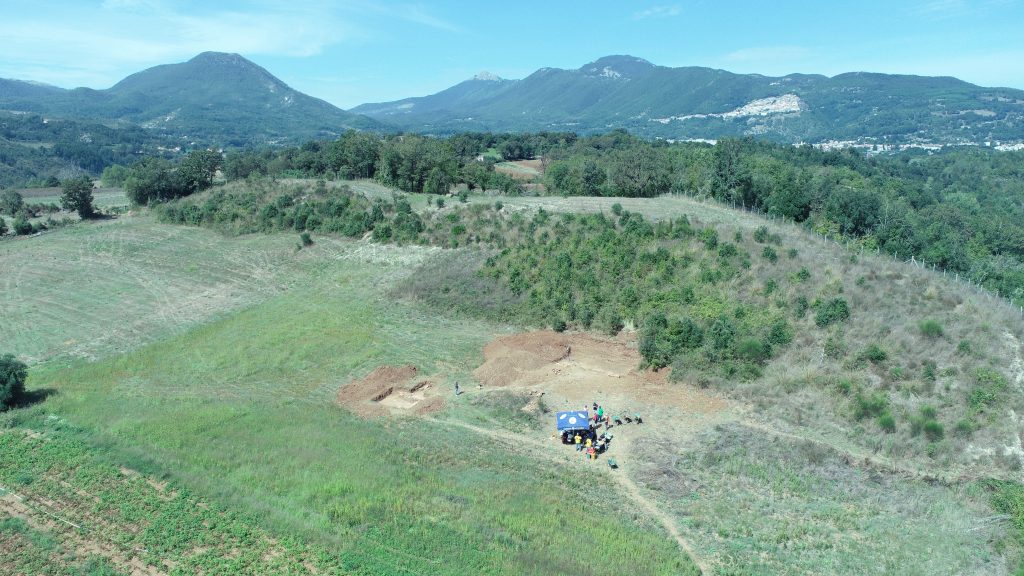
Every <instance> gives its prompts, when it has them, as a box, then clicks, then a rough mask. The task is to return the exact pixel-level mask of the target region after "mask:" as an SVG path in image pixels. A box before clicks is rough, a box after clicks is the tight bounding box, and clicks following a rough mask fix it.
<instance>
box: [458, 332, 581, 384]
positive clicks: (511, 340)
mask: <svg viewBox="0 0 1024 576" xmlns="http://www.w3.org/2000/svg"><path fill="white" fill-rule="evenodd" d="M571 351H572V348H571V346H570V343H569V337H568V336H567V335H565V334H559V333H557V332H527V333H525V334H513V335H511V336H501V337H499V338H495V339H494V340H492V341H491V342H490V343H489V344H487V346H485V347H484V358H485V361H484V363H483V364H482V365H481V366H480V367H479V368H477V369H476V370H474V371H473V377H474V378H476V379H477V381H478V382H480V383H481V384H483V385H484V386H489V387H499V388H500V387H504V386H508V385H509V384H512V383H513V382H516V381H517V380H519V379H521V378H522V377H523V375H524V374H525V373H527V372H530V371H532V370H537V369H538V368H543V367H544V366H547V365H549V364H553V363H555V362H558V361H560V360H563V359H565V358H567V357H568V356H569V354H570V352H571Z"/></svg>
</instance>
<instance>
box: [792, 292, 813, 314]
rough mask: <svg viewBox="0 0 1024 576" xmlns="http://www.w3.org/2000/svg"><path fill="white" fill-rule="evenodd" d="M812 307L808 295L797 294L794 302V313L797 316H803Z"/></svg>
mask: <svg viewBox="0 0 1024 576" xmlns="http://www.w3.org/2000/svg"><path fill="white" fill-rule="evenodd" d="M810 307H811V304H810V303H809V302H808V301H807V297H806V296H797V297H796V300H795V301H794V302H793V308H794V310H793V313H794V315H796V317H797V318H803V317H804V315H805V314H807V309H808V308H810Z"/></svg>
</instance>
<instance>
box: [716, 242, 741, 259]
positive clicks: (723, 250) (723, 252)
mask: <svg viewBox="0 0 1024 576" xmlns="http://www.w3.org/2000/svg"><path fill="white" fill-rule="evenodd" d="M737 254H739V250H737V249H736V245H735V244H731V243H729V242H725V243H723V244H721V245H720V246H719V247H718V257H719V258H731V257H733V256H735V255H737Z"/></svg>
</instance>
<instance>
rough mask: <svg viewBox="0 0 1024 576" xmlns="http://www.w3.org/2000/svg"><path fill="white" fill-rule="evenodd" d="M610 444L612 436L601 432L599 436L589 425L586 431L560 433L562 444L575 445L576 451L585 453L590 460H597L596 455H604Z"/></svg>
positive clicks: (591, 425) (592, 426)
mask: <svg viewBox="0 0 1024 576" xmlns="http://www.w3.org/2000/svg"><path fill="white" fill-rule="evenodd" d="M611 442H612V435H611V434H610V433H608V432H602V433H601V434H600V435H599V434H598V433H597V430H596V429H595V428H594V425H593V424H590V426H589V428H588V429H586V430H566V431H564V432H562V444H575V445H576V451H577V452H584V453H586V455H587V457H588V458H590V459H591V460H593V459H595V458H597V455H598V454H604V453H605V452H606V451H607V450H608V445H609V444H611Z"/></svg>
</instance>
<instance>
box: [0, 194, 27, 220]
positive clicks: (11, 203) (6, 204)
mask: <svg viewBox="0 0 1024 576" xmlns="http://www.w3.org/2000/svg"><path fill="white" fill-rule="evenodd" d="M24 204H25V201H24V199H23V198H22V197H21V194H19V193H17V192H15V191H14V190H4V192H3V194H0V213H3V212H6V213H8V214H10V215H11V216H14V215H15V214H17V213H18V212H19V211H20V210H21V207H22V206H23V205H24Z"/></svg>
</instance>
